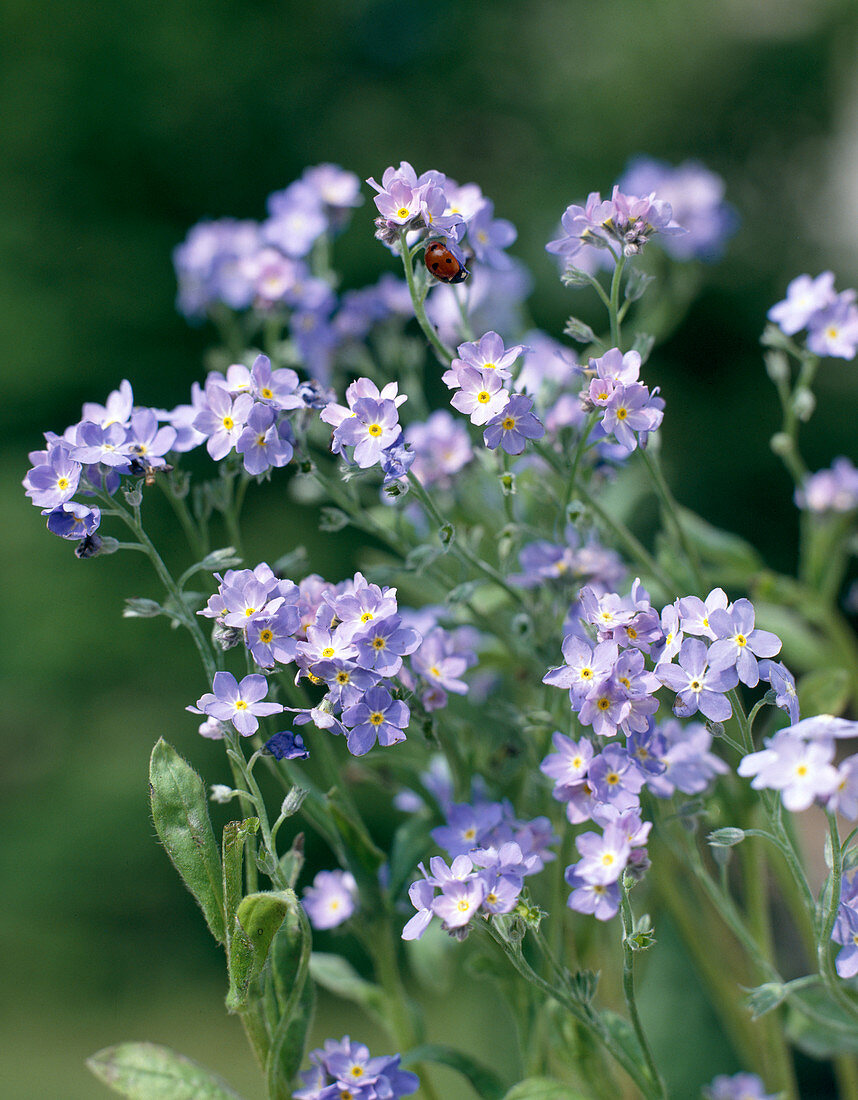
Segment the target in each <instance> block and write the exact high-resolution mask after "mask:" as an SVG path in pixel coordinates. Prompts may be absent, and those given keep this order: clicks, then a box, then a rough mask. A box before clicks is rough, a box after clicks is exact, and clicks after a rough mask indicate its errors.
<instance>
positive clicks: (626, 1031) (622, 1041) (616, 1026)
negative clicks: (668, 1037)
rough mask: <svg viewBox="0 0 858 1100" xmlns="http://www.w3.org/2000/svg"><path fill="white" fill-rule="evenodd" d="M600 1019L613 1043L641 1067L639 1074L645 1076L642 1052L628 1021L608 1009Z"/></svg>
mask: <svg viewBox="0 0 858 1100" xmlns="http://www.w3.org/2000/svg"><path fill="white" fill-rule="evenodd" d="M601 1017H602V1020H603V1022H604V1024H605V1025H606V1027H607V1028H608V1031H610V1033H611V1036H612V1037H613V1039H614V1042H615V1043H616V1044H617V1045H618V1046H620V1047H622V1048H623V1050H624V1051H625V1052H626V1054H628V1056H629V1058H631V1059H632V1061H634V1062H636V1063H637V1064H638V1065H639V1066H640V1067H641V1072H642V1073H644V1074H645V1073H646V1071H645V1068H644V1065H645V1063H644V1059H643V1052H642V1051H641V1048H640V1043H639V1042H638V1038H637V1035H635V1033H634V1030H633V1029H632V1025H631V1024H630V1023H629V1022H628V1020H624V1019H623V1017H622V1016H618V1015H617V1014H616V1012H611V1010H610V1009H605V1010H604V1011H603V1012H602V1013H601Z"/></svg>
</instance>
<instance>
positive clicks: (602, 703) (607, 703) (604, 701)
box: [596, 695, 611, 710]
mask: <svg viewBox="0 0 858 1100" xmlns="http://www.w3.org/2000/svg"><path fill="white" fill-rule="evenodd" d="M596 706H597V707H598V708H599V710H610V708H611V700H610V699H609V698H608V697H607V695H603V696H602V698H601V699H600V700H599V702H598V703H597V704H596Z"/></svg>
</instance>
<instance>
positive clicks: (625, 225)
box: [545, 185, 685, 260]
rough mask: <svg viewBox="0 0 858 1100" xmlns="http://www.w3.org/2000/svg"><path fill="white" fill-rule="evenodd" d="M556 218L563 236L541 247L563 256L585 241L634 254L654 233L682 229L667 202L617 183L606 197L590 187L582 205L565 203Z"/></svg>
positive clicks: (626, 253)
mask: <svg viewBox="0 0 858 1100" xmlns="http://www.w3.org/2000/svg"><path fill="white" fill-rule="evenodd" d="M560 222H561V225H562V227H563V233H564V236H562V237H559V238H558V239H557V240H555V241H550V242H549V243H548V244H547V245H546V246H545V247H546V250H547V251H548V252H552V253H554V255H556V256H562V257H563V258H564V259H567V260H571V258H572V257H573V256H574V255H575V254H576V253H577V252H579V251H580V250H581V249H582V248H584V247H585V246H588V245H589V246H590V247H592V248H611V246H612V245H618V246H619V248H620V250H621V252H622V254H623V255H624V256H636V255H638V253H640V252H641V251H642V250H643V247H644V245H645V244H646V242H647V241H648V240H649V239H650V238H651V237H652V236H653V235H654V234H655V233H662V234H665V235H667V236H670V235H676V234H680V233H685V229H684V228H683V227H682V226H681V225H678V224H677V223H676V222H675V221H674V220H673V210H672V209H671V206H670V203H669V202H664V201H663V200H661V199H657V198H656V197H655V194H654V193H652V194H649V195H627V194H624V193H623V192H622V191H621V190H620V188H619V186H617V185H615V186H614V190H613V192H612V194H611V197H610V198H609V199H602V196H601V195H600V194H599V192H598V191H592V192H591V193H590V194H589V195H588V196H587V201H586V203H585V204H584V206H577V205H575V204H574V203H573V204H572V205H571V206H567V207H566V211H565V213H564V214H563V217H562V218H561V219H560Z"/></svg>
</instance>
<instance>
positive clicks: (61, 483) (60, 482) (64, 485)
mask: <svg viewBox="0 0 858 1100" xmlns="http://www.w3.org/2000/svg"><path fill="white" fill-rule="evenodd" d="M68 487H69V479H68V478H67V477H59V478H57V488H58V489H63V490H65V489H68Z"/></svg>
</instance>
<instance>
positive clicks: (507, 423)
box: [501, 416, 515, 432]
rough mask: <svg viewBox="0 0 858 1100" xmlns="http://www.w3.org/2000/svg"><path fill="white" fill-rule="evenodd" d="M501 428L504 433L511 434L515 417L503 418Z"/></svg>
mask: <svg viewBox="0 0 858 1100" xmlns="http://www.w3.org/2000/svg"><path fill="white" fill-rule="evenodd" d="M501 427H502V428H503V430H504V431H505V432H511V431H512V429H513V428H514V427H515V417H514V416H505V417H504V418H503V423H502V424H501Z"/></svg>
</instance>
